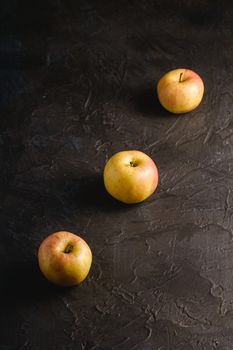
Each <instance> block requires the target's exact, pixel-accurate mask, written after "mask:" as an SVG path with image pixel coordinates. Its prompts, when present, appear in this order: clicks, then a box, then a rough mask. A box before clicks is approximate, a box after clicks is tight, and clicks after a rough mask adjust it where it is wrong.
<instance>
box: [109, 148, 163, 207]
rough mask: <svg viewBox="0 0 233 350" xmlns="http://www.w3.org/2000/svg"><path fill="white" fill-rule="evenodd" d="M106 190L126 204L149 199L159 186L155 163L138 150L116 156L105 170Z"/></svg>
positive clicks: (110, 160) (122, 152) (119, 153)
mask: <svg viewBox="0 0 233 350" xmlns="http://www.w3.org/2000/svg"><path fill="white" fill-rule="evenodd" d="M104 184H105V187H106V190H107V191H108V193H109V194H111V195H112V196H113V197H114V198H116V199H118V200H119V201H121V202H124V203H127V204H129V203H139V202H142V201H144V200H145V199H146V198H148V197H149V196H150V195H151V194H152V193H153V192H154V191H155V189H156V187H157V185H158V170H157V167H156V165H155V163H154V161H153V160H152V159H151V158H150V157H149V156H148V155H146V154H145V153H143V152H141V151H137V150H132V151H121V152H118V153H116V154H114V155H113V156H112V157H111V158H110V159H109V160H108V162H107V164H106V165H105V168H104Z"/></svg>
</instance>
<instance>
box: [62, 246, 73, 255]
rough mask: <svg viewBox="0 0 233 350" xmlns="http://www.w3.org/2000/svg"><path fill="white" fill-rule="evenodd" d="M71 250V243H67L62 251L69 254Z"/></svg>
mask: <svg viewBox="0 0 233 350" xmlns="http://www.w3.org/2000/svg"><path fill="white" fill-rule="evenodd" d="M72 250H73V246H72V244H67V246H66V247H65V250H64V253H66V254H69V253H71V252H72Z"/></svg>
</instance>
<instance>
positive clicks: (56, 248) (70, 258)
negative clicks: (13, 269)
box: [38, 231, 92, 287]
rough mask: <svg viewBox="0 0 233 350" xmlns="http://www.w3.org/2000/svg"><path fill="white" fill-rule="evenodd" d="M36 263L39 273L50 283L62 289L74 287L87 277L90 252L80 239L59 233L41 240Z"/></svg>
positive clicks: (89, 265) (62, 232) (63, 232)
mask: <svg viewBox="0 0 233 350" xmlns="http://www.w3.org/2000/svg"><path fill="white" fill-rule="evenodd" d="M38 261H39V267H40V270H41V272H42V273H43V275H44V276H45V277H46V278H47V279H48V280H49V281H50V282H53V283H55V284H57V285H60V286H63V287H66V286H74V285H76V284H79V283H81V282H82V281H83V280H84V279H85V278H86V277H87V275H88V272H89V270H90V267H91V263H92V252H91V249H90V248H89V246H88V244H87V243H86V242H85V241H84V240H83V239H82V238H81V237H79V236H77V235H75V234H73V233H71V232H67V231H59V232H55V233H53V234H51V235H49V236H48V237H47V238H46V239H44V240H43V242H42V243H41V245H40V247H39V250H38Z"/></svg>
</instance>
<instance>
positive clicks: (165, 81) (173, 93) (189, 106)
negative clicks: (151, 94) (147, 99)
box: [157, 69, 204, 113]
mask: <svg viewBox="0 0 233 350" xmlns="http://www.w3.org/2000/svg"><path fill="white" fill-rule="evenodd" d="M157 93H158V98H159V101H160V103H161V105H162V106H163V107H164V108H165V109H167V110H168V111H169V112H172V113H186V112H190V111H192V110H193V109H195V108H196V107H197V106H198V105H199V104H200V103H201V100H202V97H203V94H204V84H203V81H202V79H201V77H200V76H199V75H198V74H197V73H195V72H193V71H192V70H190V69H174V70H172V71H170V72H168V73H166V74H165V75H164V76H163V77H162V78H161V79H160V80H159V82H158V85H157Z"/></svg>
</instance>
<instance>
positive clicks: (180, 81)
mask: <svg viewBox="0 0 233 350" xmlns="http://www.w3.org/2000/svg"><path fill="white" fill-rule="evenodd" d="M182 75H183V72H182V73H180V79H179V83H182V80H181V79H182Z"/></svg>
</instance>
